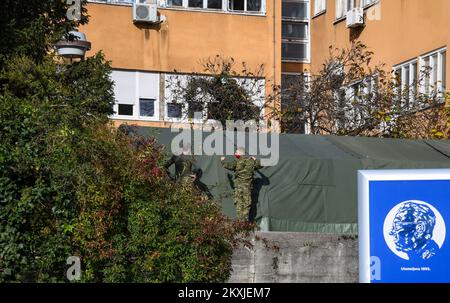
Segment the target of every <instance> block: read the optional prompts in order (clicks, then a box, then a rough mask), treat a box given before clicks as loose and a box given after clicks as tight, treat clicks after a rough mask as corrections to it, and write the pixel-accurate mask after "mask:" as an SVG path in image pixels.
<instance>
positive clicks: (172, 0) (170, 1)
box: [167, 0, 183, 6]
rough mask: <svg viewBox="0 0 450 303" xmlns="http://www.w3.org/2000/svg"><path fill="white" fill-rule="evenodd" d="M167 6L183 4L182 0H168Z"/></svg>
mask: <svg viewBox="0 0 450 303" xmlns="http://www.w3.org/2000/svg"><path fill="white" fill-rule="evenodd" d="M167 5H168V6H183V0H168V2H167Z"/></svg>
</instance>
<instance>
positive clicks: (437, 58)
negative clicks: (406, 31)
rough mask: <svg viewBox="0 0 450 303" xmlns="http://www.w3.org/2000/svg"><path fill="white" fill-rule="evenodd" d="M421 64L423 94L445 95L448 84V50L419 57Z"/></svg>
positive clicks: (421, 89)
mask: <svg viewBox="0 0 450 303" xmlns="http://www.w3.org/2000/svg"><path fill="white" fill-rule="evenodd" d="M419 63H420V67H419V71H420V73H421V74H420V76H421V79H420V80H421V83H420V91H421V93H424V94H431V93H433V92H434V93H438V94H442V93H444V92H445V90H446V83H447V75H446V68H447V49H446V48H444V49H440V50H437V51H435V52H432V53H429V54H426V55H424V56H421V57H419Z"/></svg>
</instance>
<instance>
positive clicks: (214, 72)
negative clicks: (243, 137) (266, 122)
mask: <svg viewBox="0 0 450 303" xmlns="http://www.w3.org/2000/svg"><path fill="white" fill-rule="evenodd" d="M201 64H202V67H203V71H204V72H205V73H206V75H204V74H198V73H192V74H189V75H187V79H186V81H184V79H183V78H180V77H176V76H173V77H169V81H168V86H167V89H168V90H170V91H171V98H172V99H171V100H170V101H171V102H174V103H176V102H181V104H182V106H186V107H187V108H186V111H185V112H186V113H187V117H183V118H187V119H192V118H194V113H195V112H203V110H204V109H206V110H207V112H208V114H207V117H202V118H207V119H214V120H216V121H219V122H221V123H222V125H223V126H225V124H226V121H227V120H233V121H235V120H243V121H248V120H256V121H257V120H259V119H261V118H262V111H263V109H264V107H265V106H266V103H268V102H269V101H267V100H269V99H270V98H266V97H265V89H266V87H265V83H264V82H261V81H260V80H261V79H264V66H263V65H260V66H258V67H257V68H256V71H252V70H250V68H249V67H247V65H246V63H245V62H242V63H241V67H240V70H239V72H237V71H236V69H237V68H238V67H237V66H236V62H235V61H234V59H233V58H224V57H221V56H219V55H216V56H215V57H211V58H207V59H205V60H203V61H202V62H201ZM266 99H267V100H266Z"/></svg>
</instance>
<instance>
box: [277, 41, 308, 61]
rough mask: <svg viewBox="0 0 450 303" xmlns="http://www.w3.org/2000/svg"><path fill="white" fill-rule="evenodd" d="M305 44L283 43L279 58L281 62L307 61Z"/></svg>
mask: <svg viewBox="0 0 450 303" xmlns="http://www.w3.org/2000/svg"><path fill="white" fill-rule="evenodd" d="M307 47H308V46H307V44H306V43H301V42H283V43H282V45H281V57H282V58H283V60H288V61H290V60H292V61H306V60H308V55H307V54H308V51H307Z"/></svg>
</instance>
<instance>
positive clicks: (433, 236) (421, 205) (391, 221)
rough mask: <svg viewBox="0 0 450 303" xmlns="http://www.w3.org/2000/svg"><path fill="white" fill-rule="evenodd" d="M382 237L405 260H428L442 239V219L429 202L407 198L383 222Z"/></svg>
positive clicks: (433, 254) (443, 227)
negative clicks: (407, 199)
mask: <svg viewBox="0 0 450 303" xmlns="http://www.w3.org/2000/svg"><path fill="white" fill-rule="evenodd" d="M383 229H384V239H385V241H386V244H387V245H388V247H389V248H390V249H391V251H392V252H393V253H394V254H396V255H397V256H399V257H400V258H402V259H405V260H411V261H414V260H428V259H430V258H432V257H433V256H435V255H436V254H437V253H438V251H439V250H440V248H441V247H442V244H443V243H444V240H445V232H446V230H445V222H444V220H443V218H442V216H441V214H440V213H439V211H438V210H437V209H436V208H434V207H433V206H432V205H431V204H429V203H426V202H423V201H417V200H409V201H405V202H401V203H399V204H397V205H396V206H394V207H393V208H392V209H391V211H390V212H389V213H388V215H387V216H386V219H385V221H384V228H383Z"/></svg>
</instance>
